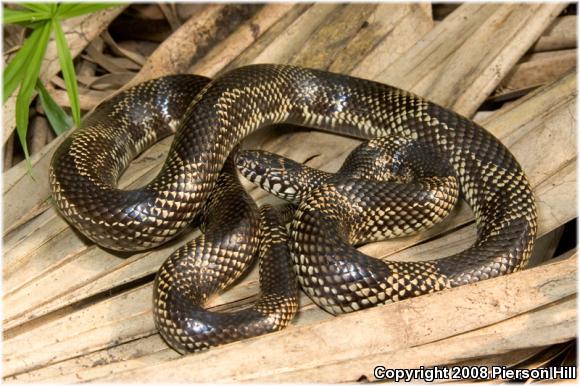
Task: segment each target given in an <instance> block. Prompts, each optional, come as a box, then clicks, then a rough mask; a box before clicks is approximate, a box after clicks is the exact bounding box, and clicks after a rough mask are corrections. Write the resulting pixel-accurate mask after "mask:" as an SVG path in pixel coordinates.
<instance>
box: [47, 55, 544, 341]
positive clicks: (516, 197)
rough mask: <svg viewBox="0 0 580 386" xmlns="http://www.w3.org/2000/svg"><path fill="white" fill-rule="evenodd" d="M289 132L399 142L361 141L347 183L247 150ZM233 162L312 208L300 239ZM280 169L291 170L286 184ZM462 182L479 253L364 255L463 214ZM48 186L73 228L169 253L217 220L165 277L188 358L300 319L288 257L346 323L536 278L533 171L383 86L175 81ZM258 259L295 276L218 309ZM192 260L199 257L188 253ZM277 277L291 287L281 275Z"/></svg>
mask: <svg viewBox="0 0 580 386" xmlns="http://www.w3.org/2000/svg"><path fill="white" fill-rule="evenodd" d="M278 123H288V124H293V125H299V126H307V127H311V128H315V129H321V130H327V131H331V132H335V133H340V134H344V135H348V136H354V137H358V138H361V139H371V138H377V137H386V138H380V139H377V140H373V141H370V142H367V143H364V144H363V145H361V147H360V148H359V149H357V150H356V151H355V153H358V155H356V154H353V155H352V156H351V157H349V159H348V160H347V162H346V163H345V166H344V167H343V169H341V171H339V173H337V174H336V175H329V174H326V173H323V172H320V171H315V170H313V169H308V168H305V167H302V166H300V165H296V164H294V163H292V161H289V160H284V159H280V158H279V157H276V156H273V155H269V154H265V153H256V152H240V153H237V152H234V154H232V151H233V150H234V149H236V147H237V146H238V144H239V143H240V142H241V140H242V139H243V138H244V137H246V136H247V135H248V134H250V133H251V132H254V131H256V130H258V129H260V128H263V127H265V126H269V125H272V124H278ZM174 132H175V138H174V141H173V142H172V145H171V148H170V151H169V154H168V156H167V159H166V161H165V163H164V165H163V168H162V170H161V172H160V173H159V174H158V175H157V176H156V177H155V178H154V179H153V181H152V182H150V183H149V184H147V185H146V186H144V187H142V188H139V189H135V190H120V189H118V188H117V187H116V186H117V180H118V178H119V176H120V175H121V173H122V172H123V170H124V169H125V168H126V166H127V165H128V163H129V162H130V160H131V159H132V158H134V157H135V156H136V155H137V154H139V153H140V152H142V151H143V150H144V149H145V148H147V147H148V146H150V145H151V144H153V143H154V142H156V141H157V140H159V139H160V138H162V137H164V136H166V135H169V134H171V133H174ZM369 151H370V153H369ZM363 153H364V154H363ZM361 154H363V155H362V156H361ZM367 154H371V155H370V156H369V157H370V158H369V157H367V156H366V155H367ZM230 155H231V156H230ZM361 160H362V161H361ZM234 162H237V164H238V167H239V168H240V171H241V172H242V174H244V175H246V176H248V177H249V178H250V179H253V180H254V181H256V182H258V183H259V184H260V185H261V186H263V187H265V188H267V189H268V190H270V191H272V192H274V193H277V194H279V195H280V196H282V197H285V198H287V199H290V200H294V201H295V203H296V204H297V209H296V212H295V214H294V216H293V218H292V221H291V224H290V231H289V236H288V241H287V242H286V240H285V236H284V235H283V234H284V232H283V230H284V227H283V225H282V224H283V222H282V221H281V218H280V217H281V216H280V215H278V214H277V213H276V211H275V210H274V209H273V208H269V207H266V208H263V209H262V211H261V212H262V216H259V215H258V211H257V208H256V207H255V204H253V203H252V202H251V201H249V199H248V198H247V197H244V196H243V195H244V194H245V193H243V192H240V186H239V181H237V176H236V173H235V167H234ZM252 165H253V166H252ZM268 165H269V166H268ZM272 165H278V166H279V165H282V171H283V172H284V173H282V174H283V175H284V176H285V178H281V179H280V178H279V177H280V175H281V174H280V173H278V172H276V171H275V170H274V169H275V168H273V167H271V166H272ZM292 169H293V170H294V172H292ZM287 171H289V172H287ZM286 172H287V173H286ZM411 176H412V177H413V178H418V180H410V177H411ZM276 178H278V180H276ZM457 183H458V184H459V185H460V187H461V193H462V195H463V197H464V199H465V200H466V201H467V203H468V204H469V205H470V207H471V209H472V211H473V213H474V215H475V219H476V224H477V240H476V242H475V243H474V244H473V246H471V247H470V248H468V249H467V250H465V251H463V252H460V253H457V254H455V255H452V256H448V257H444V258H441V259H436V260H430V261H423V262H399V261H381V260H378V259H374V258H371V257H369V256H366V255H364V254H363V253H361V252H358V251H357V250H356V249H354V247H352V246H351V245H352V244H355V245H356V244H359V243H362V242H366V241H372V240H377V239H379V238H384V237H392V236H400V235H406V234H410V233H412V232H415V231H417V230H419V229H421V228H424V227H427V226H430V225H433V224H434V223H435V222H437V221H439V220H441V219H442V218H443V216H444V215H445V213H447V212H448V211H449V210H450V209H451V208H452V206H453V204H454V203H455V201H456V199H457V193H458V192H457V191H458V188H457ZM50 184H51V188H52V193H53V197H54V200H55V202H56V205H57V207H58V209H59V211H60V212H61V213H62V214H63V216H64V217H65V218H66V219H67V220H68V221H69V222H70V223H71V224H72V225H73V226H74V227H76V228H77V229H78V230H80V231H81V232H82V233H83V234H84V235H85V236H87V237H88V238H90V239H91V240H93V241H94V242H95V243H97V244H99V245H101V246H102V247H105V248H110V249H114V250H119V251H139V250H144V249H148V248H154V247H156V246H159V245H162V244H164V243H165V242H167V241H169V240H171V239H173V238H175V237H176V236H177V235H179V234H180V233H181V232H182V231H183V230H184V229H186V227H187V226H188V224H190V223H191V221H192V220H193V219H194V218H196V217H201V218H202V219H203V221H202V222H203V224H204V225H203V226H202V228H205V233H204V235H202V236H201V237H200V238H198V239H196V240H195V241H193V242H192V243H191V244H188V245H186V246H184V247H183V248H182V249H180V250H179V251H177V252H175V253H174V254H173V255H172V256H171V257H170V258H169V259H168V260H167V261H166V262H165V263H164V265H163V267H162V268H161V269H160V272H159V273H158V275H157V278H156V282H155V283H156V285H155V288H156V289H155V291H156V292H155V295H154V308H155V320H156V323H157V326H158V327H159V329H160V331H161V333H162V335H163V336H164V337H165V339H166V340H167V341H168V342H169V343H170V344H171V345H172V346H173V347H174V348H176V349H177V350H178V351H180V352H187V351H195V350H199V349H203V348H207V347H210V346H212V345H216V344H221V343H225V342H228V341H231V340H235V339H239V338H243V337H248V336H252V335H257V334H260V333H264V332H266V331H271V330H275V329H279V328H281V327H283V326H285V325H286V324H288V323H289V321H290V319H291V318H292V316H293V315H294V313H295V312H296V307H297V305H296V297H297V294H296V291H295V290H296V289H295V288H294V289H293V288H292V283H293V280H294V279H293V278H292V270H289V269H287V268H288V259H290V258H291V260H292V266H293V271H294V272H295V273H296V275H297V276H298V280H299V283H300V285H301V287H302V289H303V290H304V291H305V292H306V293H307V294H308V296H309V297H310V298H311V299H312V300H313V301H314V302H315V303H316V304H318V305H319V306H321V307H323V308H324V309H325V310H327V311H329V312H331V313H333V314H336V313H341V312H349V311H354V310H359V309H362V308H366V307H370V306H374V305H376V304H380V303H387V302H391V301H396V300H401V299H404V298H408V297H412V296H417V295H421V294H425V293H429V292H433V291H437V290H440V289H444V288H449V287H455V286H459V285H462V284H466V283H471V282H475V281H478V280H482V279H487V278H490V277H495V276H498V275H502V274H506V273H509V272H512V271H515V270H518V269H521V268H522V267H524V266H525V265H526V263H527V261H528V259H529V256H530V254H531V251H532V247H533V244H534V238H535V235H536V229H537V224H536V209H535V203H534V199H533V195H532V190H531V187H530V185H529V183H528V181H527V179H526V177H525V175H524V173H523V171H522V168H521V167H520V165H519V164H518V163H517V161H516V160H515V159H514V157H513V156H512V154H511V153H510V152H509V151H508V150H507V149H506V148H505V147H504V146H503V145H502V144H501V143H500V142H499V141H498V140H497V139H496V138H495V137H493V136H492V135H491V134H490V133H488V132H487V131H486V130H485V129H483V128H482V127H480V126H479V125H477V124H476V123H474V122H473V121H471V120H469V119H467V118H465V117H462V116H461V115H458V114H456V113H454V112H452V111H450V110H447V109H445V108H443V107H440V106H438V105H436V104H433V103H430V102H428V101H426V100H424V99H422V98H419V97H417V96H415V95H413V94H411V93H409V92H406V91H403V90H400V89H396V88H393V87H390V86H387V85H384V84H380V83H377V82H372V81H369V80H364V79H358V78H353V77H349V76H345V75H339V74H334V73H330V72H324V71H319V70H313V69H305V68H299V67H292V66H285V65H252V66H246V67H241V68H237V69H234V70H231V71H229V72H227V73H225V74H223V75H221V76H219V77H217V78H216V79H214V80H209V79H206V78H203V77H199V76H194V75H177V76H168V77H163V78H159V79H155V80H152V81H148V82H145V83H142V84H140V85H137V86H135V87H133V88H131V89H129V90H127V91H125V92H123V93H121V94H119V95H117V96H116V97H114V98H112V99H111V100H109V101H107V102H105V103H103V104H102V105H100V106H99V107H98V108H96V109H95V111H94V112H93V113H92V114H91V115H90V116H89V117H88V118H87V119H86V120H85V122H84V124H83V127H82V128H80V129H77V130H76V131H75V132H74V133H72V135H70V136H69V137H68V138H67V139H66V140H65V141H64V142H63V143H62V145H61V146H60V147H59V148H58V149H57V151H56V152H55V155H54V157H53V159H52V162H51V166H50ZM233 192H237V193H235V194H234V193H233ZM236 197H237V198H236ZM240 197H241V198H240ZM387 199H388V200H391V201H387ZM236 200H238V201H236ZM413 200H416V201H413ZM234 209H235V210H234ZM234 212H235V213H237V214H239V215H234ZM260 223H261V224H262V225H263V226H262V227H260V226H259V224H260ZM269 229H275V231H270V230H269ZM260 234H261V235H263V236H265V238H264V240H265V241H263V242H262V243H261V244H260V242H259V241H258V240H259V235H260ZM258 249H260V254H261V256H267V255H269V254H273V255H276V256H277V261H278V264H279V266H278V268H276V269H274V270H272V269H270V271H268V269H269V268H268V267H266V268H265V269H266V271H268V272H270V273H269V274H266V275H264V277H265V278H264V279H263V280H262V282H261V288H262V290H263V293H262V297H261V299H260V300H259V301H258V303H257V304H256V305H254V306H253V307H252V308H251V309H248V310H245V311H241V313H240V314H235V313H234V314H231V313H225V314H218V313H208V312H207V311H205V310H203V309H202V308H201V307H202V305H203V303H204V302H205V300H206V299H207V297H208V296H209V293H211V292H212V291H215V290H220V289H222V288H223V287H224V286H226V285H227V284H229V283H231V282H232V281H234V280H235V279H236V278H237V277H239V276H240V275H241V274H242V273H243V272H244V271H245V270H246V267H247V263H248V261H250V260H251V258H252V257H253V256H254V255H255V254H256V253H257V252H256V251H257V250H258ZM188 251H197V252H198V257H197V258H190V257H184V256H185V252H188ZM270 251H273V252H270ZM288 255H289V256H290V257H287V256H288ZM200 256H202V257H200ZM262 260H263V259H261V261H262ZM261 264H262V263H261ZM279 267H282V268H279ZM196 270H197V273H195V275H196V276H192V275H193V273H192V272H196ZM261 271H263V269H262V267H261ZM274 271H275V272H277V273H281V275H282V277H283V279H278V278H276V279H275V280H273V279H272V278H273V277H274V276H271V275H273V273H272V272H274ZM282 284H283V285H282ZM286 285H288V286H289V287H287V286H286ZM284 288H285V289H284ZM280 307H281V308H280ZM280 309H282V311H280Z"/></svg>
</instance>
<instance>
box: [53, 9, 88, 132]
mask: <svg viewBox="0 0 580 386" xmlns="http://www.w3.org/2000/svg"><path fill="white" fill-rule="evenodd" d="M52 25H53V30H54V35H55V41H56V48H57V51H58V58H59V60H60V68H61V70H62V75H63V77H64V82H65V85H66V92H67V94H68V99H69V101H70V106H71V110H72V115H73V119H74V122H75V124H76V125H77V126H80V125H81V107H80V102H79V90H78V85H77V76H76V73H75V68H74V63H73V60H72V55H71V53H70V50H69V48H68V44H67V41H66V37H65V36H64V32H63V31H62V27H61V25H60V22H59V21H58V20H53V23H52Z"/></svg>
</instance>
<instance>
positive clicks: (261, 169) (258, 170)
mask: <svg viewBox="0 0 580 386" xmlns="http://www.w3.org/2000/svg"><path fill="white" fill-rule="evenodd" d="M254 170H255V171H256V173H258V174H265V173H266V167H265V166H264V165H262V164H256V166H255V167H254Z"/></svg>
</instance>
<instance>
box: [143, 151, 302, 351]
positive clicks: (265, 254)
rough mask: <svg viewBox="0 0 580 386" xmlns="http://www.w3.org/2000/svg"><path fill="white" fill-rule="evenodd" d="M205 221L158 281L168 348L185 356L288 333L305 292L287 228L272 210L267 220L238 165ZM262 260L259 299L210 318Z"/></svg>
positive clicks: (228, 172)
mask: <svg viewBox="0 0 580 386" xmlns="http://www.w3.org/2000/svg"><path fill="white" fill-rule="evenodd" d="M260 217H261V220H260ZM201 221H202V224H203V226H202V229H203V232H204V234H203V235H202V236H200V237H198V238H197V239H195V240H193V241H191V242H189V243H187V244H185V245H184V246H183V247H181V248H179V249H178V250H176V251H175V252H174V253H173V254H172V255H171V256H170V257H169V258H168V259H167V260H166V261H165V262H164V263H163V265H162V266H161V268H160V269H159V272H158V274H157V277H156V278H155V283H154V296H153V309H154V315H155V324H156V326H157V328H158V330H159V332H160V333H161V335H162V336H163V338H164V339H165V340H166V341H167V343H168V344H169V345H170V346H171V347H173V348H174V349H175V350H177V351H179V352H181V353H186V352H192V351H198V350H203V349H207V348H209V347H212V346H217V345H220V344H224V343H228V342H233V341H236V340H240V339H245V338H249V337H252V336H256V335H260V334H264V333H267V332H271V331H276V330H279V329H281V328H284V327H285V326H286V325H288V323H290V321H291V320H292V319H293V317H294V315H295V313H296V311H297V308H298V304H297V297H298V287H297V283H296V277H295V275H294V272H293V271H292V266H291V260H290V252H289V250H288V246H287V243H286V241H287V235H286V228H285V227H284V225H283V224H282V223H281V221H280V220H279V218H278V216H277V213H276V211H275V210H274V209H273V208H271V207H269V206H265V207H263V208H262V209H261V216H260V214H259V213H258V209H257V208H256V204H255V203H254V201H253V200H252V199H251V197H250V196H249V195H248V194H247V193H246V192H245V191H244V189H243V188H242V186H241V184H240V183H239V180H238V178H237V175H236V171H235V166H234V165H233V163H232V161H228V162H227V163H226V165H225V166H224V169H223V170H222V172H221V174H220V177H219V178H218V181H217V183H216V188H215V189H214V191H213V193H212V194H211V196H210V198H209V200H208V201H207V203H206V206H205V208H204V210H203V215H202V220H201ZM260 222H261V223H262V225H261V226H259V223H260ZM256 255H259V259H260V260H259V261H260V290H261V297H260V299H259V300H258V301H257V302H256V303H255V304H254V305H253V306H252V307H251V308H249V309H245V310H242V311H236V312H213V311H209V310H206V309H205V308H204V306H205V304H206V303H207V301H208V299H210V298H211V296H212V295H214V294H217V293H218V292H220V291H223V290H224V289H226V288H227V287H228V286H230V285H231V283H232V282H233V281H235V280H236V279H238V278H239V277H240V276H241V275H242V274H243V273H244V272H245V271H246V270H247V269H248V268H249V267H250V266H251V264H250V263H251V261H252V260H253V258H254V256H256Z"/></svg>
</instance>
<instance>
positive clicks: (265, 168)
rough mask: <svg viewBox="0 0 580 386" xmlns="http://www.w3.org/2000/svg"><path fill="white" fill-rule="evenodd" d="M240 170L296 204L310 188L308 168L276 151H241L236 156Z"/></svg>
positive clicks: (266, 189) (265, 188)
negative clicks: (275, 152)
mask: <svg viewBox="0 0 580 386" xmlns="http://www.w3.org/2000/svg"><path fill="white" fill-rule="evenodd" d="M236 165H237V167H238V170H239V171H240V173H241V174H242V175H243V176H244V177H246V178H247V179H248V180H250V181H252V182H253V183H254V184H256V185H258V186H259V187H261V188H262V189H264V190H265V191H267V192H270V193H272V194H273V195H275V196H277V197H280V198H282V199H284V200H287V201H290V202H294V203H299V202H300V200H301V199H302V196H303V195H304V193H306V192H308V191H310V190H311V187H310V186H309V184H310V181H309V180H310V176H309V172H310V170H311V169H310V168H308V167H306V166H304V165H302V164H300V163H298V162H296V161H292V160H291V159H288V158H285V157H282V156H280V155H278V154H274V153H269V152H267V151H262V150H244V151H240V152H239V153H238V155H237V157H236Z"/></svg>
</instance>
